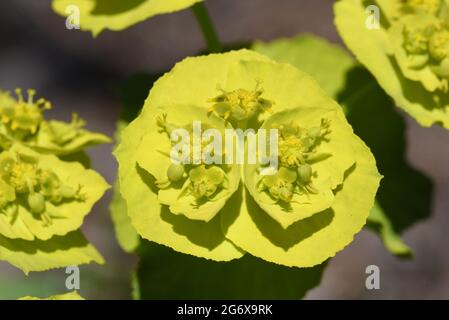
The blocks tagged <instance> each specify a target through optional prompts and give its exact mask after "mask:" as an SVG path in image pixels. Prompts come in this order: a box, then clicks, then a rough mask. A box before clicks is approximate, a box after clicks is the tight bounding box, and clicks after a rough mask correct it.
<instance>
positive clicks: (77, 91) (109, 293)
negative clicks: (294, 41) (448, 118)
mask: <svg viewBox="0 0 449 320" xmlns="http://www.w3.org/2000/svg"><path fill="white" fill-rule="evenodd" d="M124 1H125V0H124ZM332 4H333V1H331V0H302V1H300V0H276V1H274V0H244V1H242V0H208V1H207V7H208V8H209V10H210V13H211V15H212V18H213V19H214V22H215V24H216V28H217V30H218V31H219V35H220V38H221V40H222V41H223V42H224V43H239V42H248V41H250V40H253V39H257V40H262V41H270V40H273V39H275V38H278V37H289V36H293V35H296V34H298V33H303V32H310V33H313V34H315V35H318V36H322V37H325V38H327V39H328V40H330V41H332V42H334V43H338V44H341V40H340V39H339V36H338V34H337V33H336V30H335V28H334V26H333V21H332V20H333V14H332ZM203 49H204V42H203V38H202V35H201V33H200V32H199V29H198V27H197V24H196V22H195V20H194V17H193V14H192V13H191V11H190V10H186V11H183V12H178V13H175V14H171V15H163V16H158V17H155V18H152V19H150V20H147V21H146V22H144V23H141V24H138V25H136V26H134V27H131V28H129V29H127V30H125V31H122V32H118V33H116V32H108V31H106V32H104V33H103V34H101V35H100V36H99V37H98V38H97V39H93V38H92V36H91V35H90V33H87V32H81V31H76V30H71V31H70V30H67V29H66V28H65V20H64V19H63V18H61V17H59V16H57V15H56V14H55V13H53V12H52V10H51V8H50V1H49V0H39V1H36V0H2V1H0V88H2V89H9V90H12V89H14V88H16V87H23V88H35V89H37V92H38V95H40V96H44V97H46V98H47V99H49V100H50V101H52V103H53V105H54V108H53V110H51V111H50V112H49V116H50V117H54V118H59V119H64V120H69V118H70V114H71V112H72V111H77V112H78V113H79V115H80V116H81V117H83V118H85V119H87V121H88V128H90V129H95V130H96V131H101V132H104V133H106V134H108V135H112V134H113V132H114V129H115V123H116V121H117V119H118V115H119V108H120V96H119V86H120V83H122V81H123V80H124V79H126V78H127V77H128V76H130V75H132V74H134V73H136V72H140V71H145V72H149V73H158V72H163V71H164V70H167V69H170V68H171V67H172V66H173V65H174V64H175V63H176V62H177V61H179V60H181V59H182V58H183V57H185V56H188V55H194V54H196V53H197V52H199V51H201V50H203ZM407 125H408V131H407V135H408V143H409V145H408V154H407V157H408V159H409V161H410V162H411V163H412V164H413V165H414V166H415V167H416V168H418V169H420V170H422V171H423V172H425V173H426V174H428V175H429V176H430V177H432V178H433V181H434V183H435V194H434V201H433V215H432V217H431V219H428V220H427V221H424V222H421V223H418V224H416V225H415V226H413V227H412V228H410V229H409V230H408V231H407V232H406V233H405V235H404V238H405V241H406V242H407V243H408V244H409V245H410V246H411V247H412V248H413V249H414V251H415V259H414V260H411V261H404V260H398V259H397V258H395V257H393V256H391V255H390V254H389V253H388V252H387V251H386V250H385V249H384V247H383V245H382V244H381V242H380V240H379V239H378V238H377V237H376V236H375V235H374V234H372V233H370V232H368V231H363V232H361V233H360V234H358V235H357V236H356V238H355V241H354V242H353V243H352V244H351V245H349V246H348V247H347V248H346V249H345V250H343V251H342V252H340V253H338V254H337V256H336V257H335V258H334V259H332V261H331V262H330V264H329V266H328V268H327V269H326V271H325V273H324V276H323V279H322V283H321V285H320V286H319V287H317V288H315V289H313V290H312V291H310V292H309V294H308V295H307V296H306V298H308V299H346V298H353V299H381V298H384V299H398V298H403V299H448V298H449V254H448V247H449V232H448V231H447V230H448V227H449V197H448V195H449V168H448V165H447V164H449V148H448V146H449V132H447V131H445V130H443V129H441V128H431V129H424V128H421V127H419V126H418V125H417V124H416V123H415V122H414V121H413V120H412V119H410V118H407ZM111 150H112V146H111V145H106V146H99V147H95V148H92V149H90V151H89V153H90V155H91V156H92V158H93V167H94V168H95V169H96V170H98V171H99V172H100V173H102V174H103V175H104V176H105V177H106V179H107V180H108V181H109V182H110V183H112V182H113V181H114V179H115V172H116V163H115V160H114V158H113V156H112V155H111ZM110 199H111V193H110V192H109V193H108V194H107V195H106V196H105V197H104V198H103V199H102V200H101V201H100V202H99V203H98V204H97V205H96V207H95V209H94V211H93V212H92V213H91V214H90V215H89V216H88V218H87V220H86V221H85V223H84V226H83V230H84V232H85V233H86V235H87V237H88V239H89V240H91V242H93V243H94V245H95V246H97V248H98V249H99V250H100V252H101V253H102V254H103V255H104V257H105V259H106V261H107V264H106V265H105V266H95V265H89V266H83V267H81V293H82V294H83V295H84V296H85V297H87V298H89V299H127V298H130V284H129V283H130V271H131V270H132V269H133V268H134V266H135V263H136V258H135V257H133V256H131V255H128V254H125V253H124V252H123V251H121V249H120V248H119V246H118V244H117V243H116V240H115V237H114V233H113V226H112V222H111V220H110V218H109V212H108V203H109V202H110ZM370 264H375V265H377V266H379V267H380V270H381V289H380V290H372V291H368V290H367V289H366V288H365V278H366V274H365V268H366V266H367V265H370ZM65 276H66V275H65V274H64V270H63V269H60V270H55V271H51V272H44V273H32V274H31V275H30V276H29V277H26V276H25V275H24V274H23V273H22V272H21V271H19V270H17V269H15V268H13V267H11V266H10V265H8V264H7V263H4V262H0V299H15V298H17V297H20V296H23V295H30V294H31V295H40V296H46V295H51V294H55V293H62V292H65V291H66V289H65V287H64V281H65Z"/></svg>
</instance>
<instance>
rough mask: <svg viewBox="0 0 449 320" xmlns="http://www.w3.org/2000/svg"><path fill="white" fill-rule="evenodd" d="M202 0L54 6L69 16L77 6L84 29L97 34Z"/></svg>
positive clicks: (104, 0)
mask: <svg viewBox="0 0 449 320" xmlns="http://www.w3.org/2000/svg"><path fill="white" fill-rule="evenodd" d="M200 1H202V0H170V1H167V0H126V1H123V0H53V2H52V7H53V10H54V11H55V12H56V13H58V14H60V15H62V16H69V15H70V14H71V13H72V11H71V9H70V5H75V6H77V7H78V9H79V13H80V26H81V29H82V30H88V31H91V32H92V34H93V36H97V35H98V34H99V33H100V32H102V31H103V30H106V29H107V30H112V31H120V30H123V29H126V28H128V27H130V26H132V25H134V24H137V23H139V22H142V21H144V20H146V19H149V18H151V17H153V16H155V15H159V14H164V13H172V12H176V11H179V10H183V9H186V8H188V7H190V6H192V5H193V4H195V3H197V2H200ZM72 10H73V9H72ZM72 22H75V21H72Z"/></svg>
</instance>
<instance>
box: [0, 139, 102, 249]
mask: <svg viewBox="0 0 449 320" xmlns="http://www.w3.org/2000/svg"><path fill="white" fill-rule="evenodd" d="M107 188H108V184H107V183H106V182H105V181H104V179H103V178H102V177H101V176H100V175H99V174H98V173H96V172H95V171H93V170H88V169H85V168H84V167H83V166H82V165H81V164H79V163H76V162H64V161H61V160H59V159H58V158H56V157H55V156H52V155H41V154H38V153H36V152H33V151H32V150H29V149H26V148H24V147H21V146H19V145H14V146H13V147H12V148H11V149H9V150H8V151H3V152H2V153H0V195H1V201H0V204H1V207H0V234H1V235H3V236H5V237H7V238H10V239H24V240H29V241H31V240H35V239H40V240H49V239H51V238H52V237H53V236H55V235H59V236H63V235H65V234H67V233H68V232H70V231H74V230H77V229H78V228H79V227H80V226H81V224H82V222H83V219H84V217H85V216H86V215H87V214H88V213H89V211H90V210H91V208H92V207H93V205H94V204H95V202H97V201H98V200H99V199H100V198H101V196H102V195H103V193H104V192H105V191H106V189H107Z"/></svg>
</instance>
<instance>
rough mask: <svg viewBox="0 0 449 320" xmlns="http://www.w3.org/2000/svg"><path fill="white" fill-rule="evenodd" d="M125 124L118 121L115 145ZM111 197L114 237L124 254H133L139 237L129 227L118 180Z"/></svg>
mask: <svg viewBox="0 0 449 320" xmlns="http://www.w3.org/2000/svg"><path fill="white" fill-rule="evenodd" d="M126 125H127V122H124V121H119V122H118V123H117V131H116V133H115V139H116V143H118V142H119V136H120V132H121V131H122V129H123V128H124V127H125V126H126ZM113 191H114V192H113V196H112V201H111V204H110V205H109V211H110V212H111V218H112V222H113V223H114V230H115V236H116V237H117V241H118V243H119V244H120V246H121V247H122V249H123V250H125V251H126V252H133V251H134V250H135V249H136V248H137V247H138V246H139V242H140V236H139V234H138V233H137V231H136V230H135V229H134V227H133V226H132V225H131V219H130V218H129V216H128V213H127V211H126V201H125V199H123V197H122V195H121V194H120V184H119V180H118V179H116V180H115V182H114V186H113Z"/></svg>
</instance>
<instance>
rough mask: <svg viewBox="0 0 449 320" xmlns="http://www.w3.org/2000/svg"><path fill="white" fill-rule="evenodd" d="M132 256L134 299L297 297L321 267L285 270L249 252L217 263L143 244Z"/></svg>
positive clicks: (311, 284)
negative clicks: (134, 264) (136, 261)
mask: <svg viewBox="0 0 449 320" xmlns="http://www.w3.org/2000/svg"><path fill="white" fill-rule="evenodd" d="M138 253H139V256H140V257H141V260H140V261H139V267H138V270H137V284H136V285H135V289H136V290H137V291H138V295H139V297H140V299H209V300H210V299H300V298H302V297H304V295H305V294H306V293H307V291H308V290H309V289H311V288H313V287H315V286H317V285H318V284H319V282H320V279H321V275H322V272H323V269H324V267H325V263H323V264H321V265H319V266H316V267H314V268H303V269H299V268H288V267H283V266H279V265H276V264H272V263H268V262H266V261H263V260H261V259H258V258H255V257H253V256H251V255H249V254H246V255H245V256H243V257H242V258H240V259H238V260H234V261H231V262H225V263H218V262H214V261H206V260H204V259H199V258H196V257H192V256H190V255H185V254H181V253H178V252H175V251H173V250H171V249H168V248H165V247H163V246H159V245H156V244H153V243H149V242H147V241H145V242H143V243H142V244H141V246H140V248H139V251H138Z"/></svg>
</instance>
